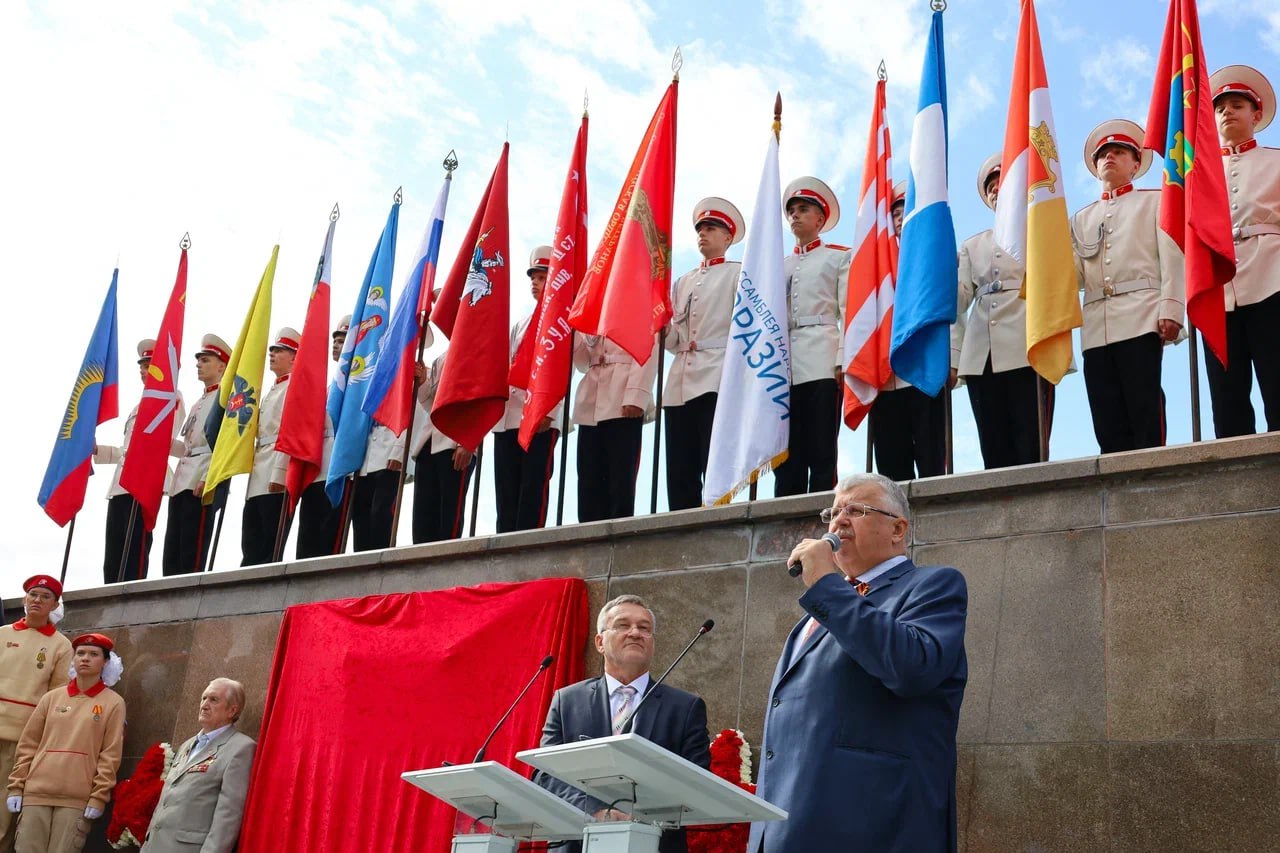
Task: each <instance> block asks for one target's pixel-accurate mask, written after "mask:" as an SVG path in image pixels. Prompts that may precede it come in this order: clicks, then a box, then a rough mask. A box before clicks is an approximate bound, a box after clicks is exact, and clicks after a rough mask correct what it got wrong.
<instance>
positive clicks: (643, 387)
mask: <svg viewBox="0 0 1280 853" xmlns="http://www.w3.org/2000/svg"><path fill="white" fill-rule="evenodd" d="M573 365H574V367H576V368H577V369H578V370H580V371H582V372H583V373H584V374H586V375H585V376H584V377H583V379H582V381H581V382H579V383H578V391H577V393H576V394H575V395H574V399H573V418H572V419H573V422H574V423H575V424H578V425H579V426H595V425H596V424H598V423H600V422H601V421H607V420H612V419H613V418H620V417H622V407H623V406H636V407H638V408H641V409H644V413H645V418H644V419H645V421H646V422H647V421H650V420H652V419H653V414H654V408H653V385H654V381H655V380H656V378H657V376H658V339H657V336H655V337H654V341H653V353H652V354H651V355H650V356H649V360H648V361H647V362H646V363H645V364H643V365H641V364H638V363H637V362H636V360H635V359H634V358H632V357H631V355H630V354H629V353H628V352H627V351H626V350H624V349H623V348H622V347H620V346H618V345H617V344H615V343H614V342H613V341H611V340H609V339H608V338H605V337H599V336H595V335H578V336H576V339H575V340H574V344H573Z"/></svg>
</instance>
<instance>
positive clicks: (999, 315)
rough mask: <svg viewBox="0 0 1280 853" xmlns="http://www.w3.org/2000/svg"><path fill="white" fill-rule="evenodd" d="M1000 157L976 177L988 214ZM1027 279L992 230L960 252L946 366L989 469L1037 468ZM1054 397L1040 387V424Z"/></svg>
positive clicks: (971, 240) (995, 191)
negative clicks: (959, 386) (964, 392)
mask: <svg viewBox="0 0 1280 853" xmlns="http://www.w3.org/2000/svg"><path fill="white" fill-rule="evenodd" d="M1001 156H1002V155H1001V152H999V151H997V152H996V153H995V154H992V155H991V156H990V157H988V158H987V159H986V161H985V162H984V163H983V164H982V166H981V168H979V169H978V196H979V197H980V198H981V199H982V201H983V202H984V203H985V204H986V205H987V207H989V208H991V209H992V210H995V209H996V198H997V197H998V196H999V194H1000V159H1001ZM1025 277H1026V268H1025V267H1023V265H1022V264H1021V262H1019V261H1018V260H1016V259H1015V258H1013V257H1012V256H1010V255H1009V254H1008V253H1007V252H1005V251H1004V250H1003V249H1001V248H1000V247H999V246H997V245H996V242H995V238H994V237H993V236H992V232H991V229H990V228H988V229H987V230H986V231H983V232H981V233H979V234H974V235H973V236H972V237H970V238H969V239H968V240H965V241H964V242H963V243H962V244H961V245H960V258H959V292H958V294H957V295H958V300H957V303H956V304H957V312H956V313H957V316H956V323H955V325H954V326H952V327H951V364H952V372H953V374H955V375H956V376H958V377H959V378H960V379H962V380H964V383H965V385H966V386H967V387H968V390H969V405H970V406H972V407H973V420H974V423H975V424H976V425H977V427H978V443H979V445H980V446H981V448H982V464H983V467H985V468H987V469H991V468H1004V467H1007V466H1010V465H1029V464H1031V463H1033V462H1039V461H1040V424H1039V418H1038V416H1037V414H1036V383H1037V382H1038V381H1039V377H1038V376H1037V375H1036V372H1035V370H1034V369H1032V367H1031V365H1030V363H1029V362H1028V361H1027V303H1026V301H1025V300H1023V299H1021V298H1019V295H1018V294H1019V292H1020V291H1021V290H1022V280H1023V278H1025ZM956 376H953V377H952V378H953V381H954V379H955V378H956ZM1053 390H1054V387H1053V386H1052V385H1050V384H1048V383H1046V384H1045V386H1044V400H1045V423H1046V424H1052V422H1053Z"/></svg>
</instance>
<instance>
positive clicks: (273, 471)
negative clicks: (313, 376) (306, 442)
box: [245, 375, 289, 500]
mask: <svg viewBox="0 0 1280 853" xmlns="http://www.w3.org/2000/svg"><path fill="white" fill-rule="evenodd" d="M288 393H289V377H288V376H287V375H286V376H283V377H281V378H279V379H277V380H276V381H275V382H274V383H273V384H272V385H271V387H270V388H268V389H267V393H266V396H265V397H263V398H262V407H261V408H259V409H258V436H257V439H256V440H255V441H254V451H253V470H252V471H250V472H249V488H248V491H247V492H246V493H245V498H246V500H247V499H248V498H256V497H260V496H262V495H265V494H267V492H268V489H267V487H268V486H269V485H271V484H272V483H278V484H280V485H282V486H283V485H284V481H285V474H286V473H287V472H288V470H289V457H288V456H286V455H285V454H283V453H280V452H279V451H277V450H276V439H277V438H279V437H280V416H281V415H282V414H284V399H285V396H286V395H287V394H288Z"/></svg>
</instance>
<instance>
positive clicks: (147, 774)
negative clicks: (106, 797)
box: [107, 743, 173, 850]
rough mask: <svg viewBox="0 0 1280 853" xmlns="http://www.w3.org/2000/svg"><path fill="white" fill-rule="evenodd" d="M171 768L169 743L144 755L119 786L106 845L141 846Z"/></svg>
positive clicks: (171, 758)
mask: <svg viewBox="0 0 1280 853" xmlns="http://www.w3.org/2000/svg"><path fill="white" fill-rule="evenodd" d="M172 765H173V749H172V748H170V746H169V744H167V743H157V744H156V745H155V746H152V747H151V748H150V749H148V750H147V751H146V752H145V753H144V754H143V756H142V760H141V761H139V762H138V766H137V768H136V769H135V770H134V771H133V775H132V776H130V777H129V778H128V779H125V780H124V781H123V782H121V783H120V784H118V785H116V790H115V794H114V796H113V799H114V800H115V805H114V806H113V807H112V809H111V823H109V824H107V841H109V842H111V846H112V847H114V848H116V849H117V850H123V849H124V848H126V847H141V846H142V842H143V840H144V839H145V838H146V837H147V828H148V827H150V826H151V815H152V814H153V813H154V812H155V810H156V804H157V803H158V802H160V789H161V788H163V787H164V777H165V776H167V775H169V768H170V767H171V766H172Z"/></svg>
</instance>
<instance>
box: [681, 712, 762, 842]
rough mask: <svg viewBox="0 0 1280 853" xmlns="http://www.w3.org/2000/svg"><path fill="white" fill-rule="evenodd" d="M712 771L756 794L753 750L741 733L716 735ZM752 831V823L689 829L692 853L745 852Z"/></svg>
mask: <svg viewBox="0 0 1280 853" xmlns="http://www.w3.org/2000/svg"><path fill="white" fill-rule="evenodd" d="M711 772H712V773H714V774H716V775H717V776H719V777H720V778H721V779H724V780H725V781H727V782H732V783H733V784H735V785H737V786H738V787H739V788H741V789H742V790H744V791H746V792H747V793H749V794H754V793H755V792H756V786H755V785H754V784H752V782H751V747H750V745H749V744H748V743H747V740H746V738H745V737H744V736H743V734H742V732H740V731H738V730H737V729H725V730H724V731H722V732H720V734H718V735H716V739H715V740H713V741H712V742H711ZM750 831H751V824H749V823H722V824H716V825H713V826H692V827H689V830H688V839H689V853H744V851H746V849H747V835H748V834H749V833H750Z"/></svg>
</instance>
